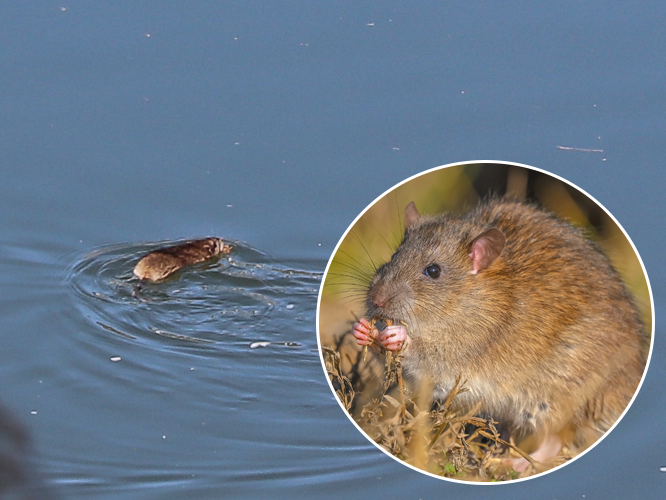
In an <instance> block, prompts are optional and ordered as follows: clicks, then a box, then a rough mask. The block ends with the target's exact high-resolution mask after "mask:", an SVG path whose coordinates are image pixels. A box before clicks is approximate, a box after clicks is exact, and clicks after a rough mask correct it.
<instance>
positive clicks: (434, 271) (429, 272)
mask: <svg viewBox="0 0 666 500" xmlns="http://www.w3.org/2000/svg"><path fill="white" fill-rule="evenodd" d="M441 271H442V269H441V268H440V267H439V266H438V265H437V264H430V265H429V266H428V267H426V268H425V269H424V270H423V274H425V275H426V276H427V277H428V278H432V279H437V278H439V273H440V272H441Z"/></svg>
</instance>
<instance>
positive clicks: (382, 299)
mask: <svg viewBox="0 0 666 500" xmlns="http://www.w3.org/2000/svg"><path fill="white" fill-rule="evenodd" d="M387 300H388V298H387V296H386V292H384V291H382V290H377V289H374V290H371V291H370V301H371V302H372V303H373V304H374V305H375V307H380V308H381V307H384V306H385V305H386V301H387Z"/></svg>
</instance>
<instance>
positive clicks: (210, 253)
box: [134, 238, 231, 281]
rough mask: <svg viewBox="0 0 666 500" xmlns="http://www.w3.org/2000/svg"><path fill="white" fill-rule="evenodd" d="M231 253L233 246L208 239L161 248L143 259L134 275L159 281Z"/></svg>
mask: <svg viewBox="0 0 666 500" xmlns="http://www.w3.org/2000/svg"><path fill="white" fill-rule="evenodd" d="M230 251H231V246H230V245H227V244H225V243H224V241H223V240H222V239H220V238H206V239H203V240H195V241H190V242H187V243H183V244H180V245H173V246H169V247H165V248H160V249H159V250H155V251H154V252H150V253H149V254H147V255H145V256H144V257H142V258H141V260H139V262H138V263H137V265H136V266H135V267H134V274H135V275H136V276H137V277H138V278H139V279H140V280H142V281H159V280H163V279H165V278H166V277H168V276H169V275H171V274H173V273H175V272H176V271H178V270H179V269H182V268H183V267H185V266H191V265H193V264H198V263H200V262H204V261H207V260H208V259H212V258H213V257H215V256H217V255H219V254H221V253H224V254H226V253H229V252H230Z"/></svg>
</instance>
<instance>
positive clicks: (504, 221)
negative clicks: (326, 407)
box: [317, 162, 654, 484]
mask: <svg viewBox="0 0 666 500" xmlns="http://www.w3.org/2000/svg"><path fill="white" fill-rule="evenodd" d="M653 309H654V308H653V302H652V293H651V290H650V286H649V282H648V279H647V275H646V273H645V269H644V267H643V264H642V262H641V259H640V257H639V255H638V253H637V251H636V248H635V247H634V245H633V243H632V242H631V240H630V239H629V236H628V235H627V234H626V233H625V232H624V230H623V229H622V227H621V226H620V225H619V223H618V222H617V221H616V220H615V218H614V217H613V216H612V215H611V214H610V213H608V211H607V210H606V209H604V208H603V207H602V206H601V205H600V204H599V203H598V202H597V201H596V200H594V199H593V198H592V197H591V196H589V195H588V194H587V193H585V192H584V191H582V190H581V189H579V188H577V187H576V186H574V185H572V184H571V183H569V182H567V181H565V180H563V179H561V178H558V177H556V176H554V175H551V174H549V173H547V172H545V171H543V170H539V169H536V168H533V167H528V166H525V165H519V164H513V163H507V162H496V163H457V164H452V165H447V166H444V167H440V168H436V169H433V170H429V171H427V172H424V173H422V174H419V175H416V176H414V177H412V178H410V179H407V180H406V181H404V182H402V183H401V184H399V185H397V186H395V187H394V188H392V189H390V190H389V191H387V192H386V193H384V194H383V195H382V196H381V197H379V198H377V199H376V200H375V201H373V202H372V203H371V204H370V205H369V206H368V207H367V208H366V209H365V210H364V211H363V212H362V213H361V214H360V215H359V216H358V217H357V218H356V220H355V221H354V222H353V223H352V224H351V226H350V227H349V229H347V231H346V232H345V234H344V235H343V236H342V238H341V239H340V242H339V243H338V245H337V246H336V248H335V251H334V252H333V255H332V256H331V259H330V261H329V263H328V266H327V268H326V273H325V276H324V279H323V281H322V286H321V290H320V293H319V303H318V312H317V333H318V337H319V347H320V354H321V357H322V364H323V366H324V370H325V372H326V376H327V378H328V380H329V384H330V386H331V389H332V390H333V392H334V394H335V396H336V397H337V399H338V401H339V403H340V406H341V407H342V409H343V411H344V412H345V413H346V414H347V416H348V417H349V418H350V419H351V421H352V422H353V423H354V424H355V425H356V427H357V428H358V429H359V430H360V431H361V432H362V433H363V434H364V435H365V436H366V437H367V438H368V439H369V440H370V441H371V442H372V443H373V444H375V445H376V446H377V447H378V448H379V449H380V450H382V451H384V452H385V453H386V454H388V455H390V456H391V457H393V458H395V459H396V460H398V461H401V462H402V463H404V464H405V465H408V466H410V467H412V468H414V469H416V470H419V471H421V472H423V473H426V474H429V475H432V476H435V477H438V478H444V479H449V480H453V481H465V482H474V483H477V484H491V483H497V482H500V483H501V482H507V481H516V480H523V479H526V478H530V477H535V476H537V475H540V474H543V473H546V472H549V471H553V470H555V469H557V468H559V467H562V466H565V465H566V464H568V463H570V462H572V461H574V460H575V459H576V458H577V457H579V456H581V455H582V454H583V453H586V452H587V451H590V450H591V449H592V448H593V447H594V446H595V444H596V443H598V442H599V441H600V440H601V439H602V438H603V437H604V436H605V435H607V433H608V432H610V431H611V430H612V429H613V428H614V427H615V425H617V423H618V422H619V421H620V419H621V418H622V416H623V415H624V413H625V412H626V411H627V409H628V408H629V406H630V405H631V402H632V401H633V399H634V397H635V395H636V393H637V391H638V388H639V387H640V385H641V383H642V380H643V377H644V374H645V372H646V370H647V365H648V362H649V357H650V354H651V352H652V338H653V323H654V316H653Z"/></svg>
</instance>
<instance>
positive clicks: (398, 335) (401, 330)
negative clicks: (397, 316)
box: [378, 325, 409, 351]
mask: <svg viewBox="0 0 666 500" xmlns="http://www.w3.org/2000/svg"><path fill="white" fill-rule="evenodd" d="M378 338H379V341H380V342H381V343H382V345H383V346H384V347H385V348H386V349H388V350H389V351H399V350H400V349H402V348H403V347H405V346H406V345H407V344H408V343H409V335H407V329H406V328H405V327H404V326H403V325H394V326H387V327H386V328H385V329H384V331H382V332H381V333H380V334H379V337H378Z"/></svg>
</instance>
